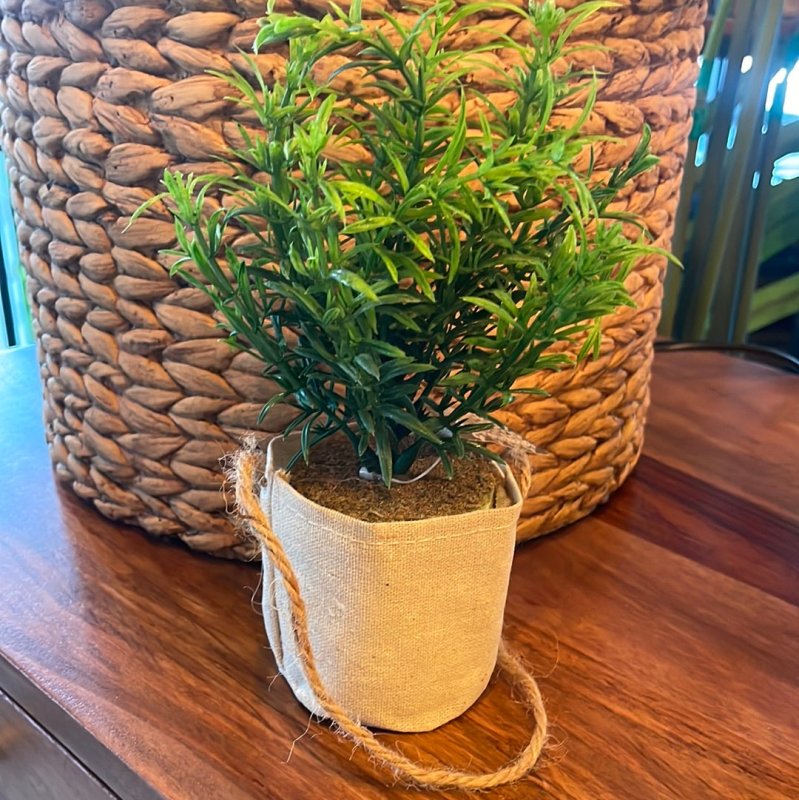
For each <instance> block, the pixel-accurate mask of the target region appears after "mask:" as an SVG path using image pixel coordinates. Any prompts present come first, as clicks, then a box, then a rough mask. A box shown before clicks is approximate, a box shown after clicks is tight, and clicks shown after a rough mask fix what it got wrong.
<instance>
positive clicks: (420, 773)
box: [233, 444, 547, 789]
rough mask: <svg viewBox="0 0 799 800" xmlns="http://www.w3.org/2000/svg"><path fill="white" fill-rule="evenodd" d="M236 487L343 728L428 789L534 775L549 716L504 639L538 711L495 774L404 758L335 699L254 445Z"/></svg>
mask: <svg viewBox="0 0 799 800" xmlns="http://www.w3.org/2000/svg"><path fill="white" fill-rule="evenodd" d="M233 473H234V475H235V485H236V504H237V506H238V509H239V512H240V514H241V517H242V519H243V521H244V523H245V525H246V526H247V528H248V530H249V531H250V533H251V534H252V535H253V537H254V539H255V541H256V542H258V544H259V546H261V547H262V548H264V549H265V550H266V553H267V557H268V558H269V560H270V561H271V562H272V564H273V566H274V568H275V570H276V571H277V572H278V573H279V574H280V579H281V581H282V583H283V587H284V588H285V590H286V595H287V597H288V598H289V603H290V606H291V620H292V627H293V631H294V635H295V637H296V639H297V652H298V655H299V659H300V662H301V666H302V669H303V671H304V673H305V676H306V678H307V679H308V683H309V685H310V687H311V689H312V690H313V692H314V695H315V697H316V699H317V701H318V702H319V704H320V705H321V707H322V708H323V709H324V712H325V715H326V716H327V717H328V718H329V719H330V720H331V721H332V722H333V723H334V724H335V725H336V727H337V729H338V731H339V732H340V733H342V734H343V735H344V736H346V737H347V738H349V739H351V740H352V741H354V742H355V743H356V744H358V745H359V746H360V747H362V748H363V749H364V750H366V752H367V753H369V755H371V756H374V757H375V759H376V760H377V762H378V763H379V764H380V765H381V766H382V767H383V768H385V769H387V770H390V771H391V772H392V773H393V774H394V776H395V777H396V778H398V779H400V780H402V781H405V782H407V783H410V784H414V785H416V786H420V787H424V788H428V789H491V788H494V787H496V786H502V785H504V784H507V783H514V782H516V781H518V780H521V779H522V778H524V777H525V776H526V775H528V774H529V773H530V772H531V771H532V770H533V768H534V767H535V765H536V763H537V761H538V758H539V756H540V755H541V751H542V750H543V748H544V743H545V740H546V731H547V715H546V710H545V708H544V702H543V700H542V698H541V693H540V691H539V689H538V684H537V683H536V681H535V678H533V676H532V675H531V674H530V673H529V671H528V670H527V668H526V667H525V666H524V664H523V663H522V662H521V660H520V659H519V658H518V656H516V655H515V654H514V653H513V652H512V651H511V650H510V649H509V648H508V645H507V644H506V643H505V642H501V643H500V648H499V655H498V661H497V663H498V665H499V666H500V668H501V669H503V670H504V671H505V672H507V673H508V675H509V676H510V677H511V678H512V679H513V681H514V685H516V686H518V688H519V690H520V691H521V694H522V698H523V702H524V703H525V705H526V706H527V708H528V709H529V710H530V711H532V715H533V720H534V722H535V729H534V731H533V734H532V736H531V738H530V741H529V743H528V744H527V746H526V747H525V748H524V749H523V750H522V751H521V753H519V755H518V756H517V757H516V758H515V759H514V760H513V761H511V762H510V763H508V764H506V765H505V766H503V767H501V768H500V769H498V770H496V771H494V772H489V773H469V772H461V771H459V770H455V769H452V768H449V767H429V766H425V765H423V764H420V763H418V762H416V761H413V760H412V759H410V758H408V757H407V756H404V755H403V754H402V753H400V752H399V751H398V750H396V749H395V748H393V747H387V746H386V745H385V744H383V743H382V742H381V741H380V740H379V739H378V738H377V737H376V736H375V735H374V734H373V733H372V732H371V731H370V730H369V729H368V728H366V727H365V726H363V725H361V724H359V723H358V721H357V720H354V719H352V718H351V717H350V715H349V714H348V713H347V712H346V711H345V710H344V709H343V708H341V706H339V705H338V704H337V703H336V702H335V700H333V698H331V697H330V696H329V695H328V693H327V691H326V690H325V687H324V684H323V683H322V680H321V678H320V676H319V673H318V671H317V668H316V661H315V659H314V654H313V650H312V648H311V642H310V638H309V635H308V620H307V615H306V610H305V603H304V602H303V599H302V595H301V593H300V589H299V585H298V583H297V577H296V575H295V574H294V569H293V568H292V566H291V562H290V561H289V559H288V557H287V556H286V553H285V551H284V550H283V545H282V544H281V542H280V539H278V537H277V536H276V535H275V534H274V533H273V531H272V528H271V527H270V525H269V521H268V520H267V518H266V515H265V513H264V511H263V509H262V508H261V504H260V502H259V501H258V484H259V479H258V477H257V476H259V475H261V474H262V473H263V462H262V459H260V458H259V457H258V455H257V454H256V451H255V449H254V447H253V446H252V445H251V444H245V447H243V448H242V449H241V450H240V451H238V452H237V453H236V454H235V456H234V459H233Z"/></svg>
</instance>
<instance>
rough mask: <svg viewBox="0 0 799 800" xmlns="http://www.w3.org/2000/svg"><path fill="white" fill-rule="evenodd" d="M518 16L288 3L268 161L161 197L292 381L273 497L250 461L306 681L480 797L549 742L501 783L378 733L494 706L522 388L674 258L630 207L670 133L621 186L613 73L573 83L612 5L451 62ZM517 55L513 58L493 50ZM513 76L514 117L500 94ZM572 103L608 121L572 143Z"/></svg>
mask: <svg viewBox="0 0 799 800" xmlns="http://www.w3.org/2000/svg"><path fill="white" fill-rule="evenodd" d="M496 5H497V4H496V3H473V4H469V5H464V6H456V4H455V3H454V2H451V0H439V1H438V2H434V3H432V4H428V7H427V9H426V10H425V11H423V12H420V13H419V14H418V16H417V17H416V18H415V21H414V22H413V24H412V25H411V26H406V25H405V24H403V23H402V22H401V21H400V20H399V19H397V18H395V17H392V16H391V15H388V14H386V15H385V25H384V26H383V27H382V28H381V29H378V30H377V31H374V30H373V31H366V30H365V28H364V27H363V25H362V24H361V21H360V9H359V6H360V4H359V3H358V2H353V3H352V4H351V6H350V8H349V10H348V11H343V10H339V9H337V8H335V7H333V8H334V13H333V14H331V15H327V16H324V17H322V18H321V19H317V18H312V17H309V16H304V15H300V14H294V15H284V14H281V13H277V12H276V11H275V10H274V8H272V7H271V6H270V9H269V12H268V14H267V16H266V18H265V19H264V20H263V23H262V27H261V29H260V32H259V34H258V36H257V40H256V50H258V49H259V48H269V47H275V46H286V45H287V47H288V52H289V56H288V59H287V62H286V70H285V74H284V75H281V76H279V77H278V78H276V80H275V81H274V83H273V84H271V85H269V84H267V83H266V82H264V80H263V79H262V78H261V77H260V72H259V70H258V69H252V70H251V71H250V74H249V75H245V74H243V73H234V74H232V75H229V76H226V78H227V79H228V80H229V82H230V84H231V86H232V87H233V89H235V91H236V93H237V95H238V98H239V102H240V103H241V104H242V106H243V107H244V109H246V111H247V112H248V114H249V116H250V117H252V118H253V119H257V120H258V123H259V124H260V126H261V127H262V129H263V134H262V135H258V136H257V137H254V136H253V135H252V134H251V133H249V132H248V131H247V130H246V129H244V128H242V129H241V139H242V143H241V147H240V148H239V149H237V150H236V151H235V152H232V153H231V159H232V160H234V161H235V162H238V163H241V164H244V165H246V168H245V169H240V170H239V171H238V172H237V174H236V175H235V176H234V177H232V178H231V177H227V176H225V175H210V176H199V177H198V176H188V177H184V176H182V175H180V174H178V173H170V172H167V173H166V174H165V175H164V183H165V185H166V192H164V193H163V194H162V195H160V196H159V197H158V198H155V199H154V201H153V202H155V201H158V200H166V201H167V204H168V205H169V207H170V208H171V209H172V213H173V215H174V218H175V231H176V236H177V240H178V246H177V249H176V251H174V252H175V255H176V256H177V258H176V261H175V263H174V266H173V270H174V271H175V272H176V273H178V274H180V275H182V276H183V277H184V278H185V279H186V280H187V281H188V282H189V283H190V284H192V285H194V286H196V287H198V288H200V289H202V290H203V291H204V292H207V293H208V295H209V296H210V297H211V298H212V299H213V302H214V304H215V306H216V308H217V310H218V312H219V314H220V318H221V319H223V320H224V322H223V325H224V327H225V328H226V329H227V331H228V334H229V338H228V341H229V342H230V344H231V345H232V346H233V347H236V348H240V349H242V350H245V351H247V352H249V353H251V354H252V355H254V356H255V357H257V358H259V359H260V360H261V361H262V362H263V364H264V375H265V376H266V377H268V378H269V379H271V380H272V381H274V382H275V383H276V384H277V385H278V386H279V387H280V391H279V393H277V394H276V395H275V397H273V398H272V399H271V400H270V401H269V403H267V404H266V405H265V406H264V411H263V413H264V414H267V415H268V414H269V413H270V412H271V410H272V408H273V407H274V406H275V404H276V403H287V404H289V405H290V406H291V407H293V408H294V409H295V410H296V415H295V416H294V418H293V419H292V420H291V421H290V422H289V424H288V425H286V427H285V434H286V437H285V438H280V439H273V440H272V441H271V442H270V444H269V447H268V454H267V466H266V480H265V483H264V486H263V489H262V492H261V496H260V505H259V504H258V502H257V501H256V499H255V498H254V496H253V481H254V475H253V463H254V462H253V458H252V454H251V452H249V451H247V452H245V453H244V454H243V455H242V456H241V457H240V459H239V462H238V468H239V475H238V487H237V494H238V497H239V501H240V505H241V506H242V508H243V511H244V514H245V517H246V519H247V520H248V522H249V523H250V525H251V527H252V528H253V530H254V531H255V532H256V533H257V534H258V535H259V536H260V537H261V540H262V545H263V548H264V569H265V572H266V575H265V580H264V587H265V590H264V600H263V605H264V617H265V621H266V628H267V632H268V635H269V640H270V643H271V646H272V649H273V651H274V653H275V657H276V659H277V662H278V666H279V667H280V670H281V672H282V673H283V674H284V675H285V676H286V678H287V680H288V682H289V683H290V685H291V687H292V689H293V690H294V692H295V694H296V695H297V697H298V698H299V699H300V700H301V702H302V703H303V704H304V705H305V706H306V707H307V708H308V709H310V710H311V711H312V712H314V713H315V714H319V715H321V716H328V717H332V718H333V719H334V720H335V721H336V722H337V723H338V725H339V726H340V728H341V729H343V730H344V732H345V733H349V734H351V735H353V736H354V737H355V738H356V739H358V740H359V741H361V742H362V743H365V744H366V745H367V746H368V747H369V748H370V749H371V751H372V752H373V753H376V754H378V755H379V756H380V757H381V758H382V759H384V760H386V761H388V762H389V763H390V764H391V765H392V766H394V767H395V768H396V769H397V770H398V771H399V772H400V774H401V775H402V776H404V777H406V778H408V779H410V780H414V781H417V782H420V783H424V784H426V785H435V786H455V785H457V786H468V787H471V788H480V787H485V786H491V785H496V784H498V783H503V782H506V781H508V780H513V779H515V778H518V777H520V775H521V774H523V773H524V772H525V771H527V770H529V769H530V768H531V767H532V765H533V764H534V763H535V759H536V757H537V755H538V752H540V749H541V745H542V742H543V730H542V725H541V724H539V726H538V730H537V732H536V734H535V735H534V737H533V740H532V742H531V745H530V746H529V747H528V749H527V750H526V751H525V753H524V754H523V755H522V757H521V758H520V760H519V761H518V762H515V763H514V765H512V766H511V767H510V768H506V769H505V770H504V771H503V770H500V771H499V772H498V773H494V774H493V775H491V776H488V777H485V776H481V777H479V778H478V777H476V776H469V775H465V774H464V773H457V772H454V773H453V772H448V771H446V770H445V771H443V772H442V771H441V770H434V771H429V770H424V769H421V768H419V769H416V768H415V767H414V765H413V763H412V762H410V761H408V760H407V759H403V758H402V757H401V756H399V755H398V754H396V753H393V751H389V750H387V749H386V748H385V747H384V746H382V745H380V744H379V742H377V740H376V739H374V737H372V736H371V734H369V733H368V730H367V729H366V728H364V727H363V725H364V724H370V725H376V726H380V727H385V728H391V729H395V730H401V731H410V730H414V731H415V730H428V729H431V728H434V727H437V726H438V725H441V724H443V723H444V722H447V721H448V720H450V719H452V718H454V717H455V716H457V715H458V714H460V713H461V712H463V711H464V710H466V709H467V708H468V707H469V706H470V705H471V704H472V703H473V702H474V701H475V700H476V699H477V697H478V696H479V695H480V694H481V693H482V691H483V690H484V688H485V686H486V684H487V682H488V680H489V677H490V675H491V673H492V670H493V668H494V666H495V663H496V660H497V653H498V648H499V647H500V634H501V627H502V615H503V608H504V602H505V596H506V591H507V584H508V577H509V570H510V565H511V559H512V553H513V546H514V541H515V525H516V521H517V519H518V516H519V512H520V509H521V504H522V493H521V492H520V490H519V487H518V485H517V483H516V480H515V478H514V476H513V474H512V472H511V471H510V470H509V469H508V467H507V466H506V465H505V464H504V462H503V459H502V456H501V455H500V454H497V453H495V452H494V451H493V450H492V449H490V448H489V447H488V446H487V441H486V440H487V439H490V438H491V431H492V430H494V429H496V426H497V423H496V421H495V419H494V417H493V415H494V414H495V413H496V412H497V411H499V410H500V409H502V408H503V407H504V406H506V405H507V404H508V403H510V402H511V400H512V399H513V389H514V384H515V383H516V382H517V380H518V379H519V378H521V377H523V376H526V375H529V374H530V373H532V372H534V371H536V370H553V369H558V368H560V367H562V366H564V365H566V364H568V363H569V361H570V359H569V356H568V355H566V351H564V350H563V348H562V347H561V345H562V344H563V343H567V342H571V341H573V340H575V339H578V338H580V339H581V340H582V346H581V348H580V351H579V353H580V358H585V357H588V356H590V355H591V354H592V353H593V352H594V350H595V349H596V347H597V346H598V343H599V333H600V321H601V319H602V317H603V316H604V315H606V314H608V313H610V312H612V311H613V310H614V309H616V308H617V307H619V306H620V305H622V304H629V303H630V298H629V295H628V293H627V291H626V289H625V287H624V279H625V277H626V276H627V274H628V272H629V271H630V269H631V268H632V267H633V265H634V264H635V262H636V260H637V259H638V258H640V257H641V256H642V255H643V254H644V253H647V252H650V251H651V247H650V246H649V244H648V243H647V241H646V239H645V236H644V234H643V233H642V231H641V229H640V226H639V225H638V221H637V220H636V218H634V217H631V216H629V215H618V214H615V213H613V212H612V211H611V204H612V202H613V200H614V199H615V198H616V196H617V195H618V193H619V192H620V191H621V190H622V189H623V188H624V187H625V186H626V185H627V184H628V182H629V181H631V180H632V179H633V178H635V177H636V176H637V175H639V174H640V173H641V172H643V171H645V170H647V169H648V168H649V167H650V166H651V165H652V163H653V159H652V158H651V157H650V156H649V155H648V154H647V137H646V136H644V137H643V138H642V141H641V143H640V146H639V147H638V149H637V150H636V152H635V154H634V155H633V157H632V159H631V160H630V161H629V162H628V163H626V164H620V165H619V166H618V167H617V168H616V170H615V171H614V172H613V173H612V175H611V176H610V177H609V178H608V179H606V180H595V179H594V178H593V177H592V175H591V163H590V158H588V159H584V154H585V153H586V152H587V151H590V147H591V144H592V139H591V138H590V137H587V136H585V135H583V134H582V133H581V130H580V129H581V123H582V121H583V120H584V119H586V118H587V117H588V115H589V114H590V112H591V108H592V102H593V89H592V81H591V79H590V76H584V75H577V74H573V73H570V72H569V70H568V68H567V67H566V66H565V64H566V63H567V62H568V56H569V49H568V47H569V45H568V39H569V35H570V33H571V32H572V31H573V30H574V29H575V28H576V27H577V26H578V25H579V24H580V23H581V22H582V21H583V20H584V19H585V18H586V16H587V15H588V14H590V13H591V12H592V11H593V10H594V9H596V8H597V7H599V6H600V5H601V4H598V3H586V4H583V5H581V6H578V7H577V8H576V9H573V10H571V11H564V10H562V9H559V8H557V7H556V5H555V3H554V2H552V1H551V0H546V2H540V3H531V4H530V7H529V9H518V8H516V11H517V12H518V13H519V14H520V16H521V17H522V19H523V21H524V23H525V24H527V25H528V26H529V29H530V41H529V44H527V45H520V44H518V43H516V42H514V41H513V40H511V39H510V38H507V37H503V36H502V34H500V33H497V34H495V35H491V36H488V37H487V38H488V39H490V41H486V42H485V45H484V47H477V48H475V47H472V48H471V49H470V51H469V52H468V53H466V52H462V51H459V50H458V49H457V47H455V46H453V42H456V41H457V35H458V33H459V31H461V30H463V29H464V27H465V26H468V25H469V24H470V21H472V20H473V19H474V18H475V17H476V16H479V15H480V14H483V13H484V12H486V11H488V10H489V9H491V8H495V7H496ZM506 6H507V8H515V6H513V5H512V4H503V8H505V7H506ZM498 42H499V43H501V44H502V45H503V46H504V48H505V49H504V51H503V52H504V53H505V60H504V63H503V62H500V61H498V60H496V59H492V58H491V57H489V55H488V51H489V50H493V51H496V48H497V44H498ZM342 53H347V54H348V55H349V56H352V55H353V54H357V55H356V56H355V57H349V58H347V59H342V58H339V56H340V54H342ZM487 79H490V80H491V81H494V82H496V83H497V84H499V85H501V86H502V87H503V93H502V96H503V97H505V99H506V102H504V103H503V104H501V105H500V104H498V103H496V102H494V101H493V100H490V99H489V98H488V97H487V96H486V95H485V94H483V93H482V92H481V91H480V88H479V87H480V85H481V82H485V80H487ZM570 96H572V97H576V96H579V97H580V98H582V100H581V102H582V103H583V105H584V112H583V118H582V119H581V120H578V124H575V125H573V126H572V127H570V128H569V129H559V128H553V127H552V126H550V124H549V123H550V117H551V114H552V110H553V107H554V106H555V104H556V103H558V102H560V101H562V100H564V99H565V98H567V97H570ZM580 159H584V160H585V167H584V168H582V169H580V168H578V167H577V164H578V163H579V160H580ZM220 195H221V196H222V198H223V202H222V203H221V204H219V203H218V202H214V201H213V200H211V198H212V196H220ZM276 578H277V580H276ZM501 653H502V654H503V662H504V664H505V665H506V666H509V667H510V668H512V669H515V670H516V671H517V672H519V674H520V675H522V677H524V675H523V673H522V672H520V670H521V668H520V667H519V665H518V662H516V661H515V660H514V659H513V657H511V656H510V655H509V654H507V653H506V652H505V651H504V650H501ZM525 680H527V683H526V684H525V686H526V687H527V689H528V691H527V696H528V699H530V701H531V703H532V704H533V706H534V707H535V709H536V712H537V715H538V718H539V722H541V723H543V720H544V717H543V711H542V709H541V707H540V696H538V694H537V689H535V683H534V681H532V679H530V678H529V677H527V678H525ZM415 769H416V771H415Z"/></svg>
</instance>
